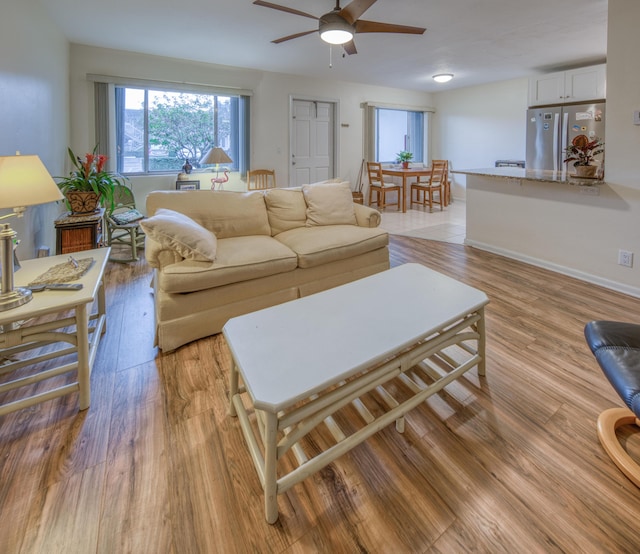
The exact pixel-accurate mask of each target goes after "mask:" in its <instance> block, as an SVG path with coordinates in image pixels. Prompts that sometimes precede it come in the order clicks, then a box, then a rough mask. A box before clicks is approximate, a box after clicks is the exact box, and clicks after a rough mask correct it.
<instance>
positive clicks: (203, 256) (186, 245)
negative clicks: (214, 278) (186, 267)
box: [140, 208, 217, 262]
mask: <svg viewBox="0 0 640 554" xmlns="http://www.w3.org/2000/svg"><path fill="white" fill-rule="evenodd" d="M140 226H141V227H142V228H143V229H144V232H145V233H146V234H147V235H148V236H150V237H151V238H152V239H153V240H155V241H156V242H159V243H160V244H161V245H162V246H163V247H164V248H170V249H173V250H176V251H177V252H178V253H179V254H180V255H181V256H182V257H183V258H186V259H188V260H196V261H202V262H212V261H213V260H215V258H216V247H217V240H216V236H215V235H214V234H213V233H212V232H211V231H208V230H207V229H205V228H204V227H202V226H201V225H198V224H197V223H196V222H195V221H193V219H191V218H190V217H188V216H186V215H184V214H181V213H179V212H174V211H173V210H168V209H166V208H161V209H159V210H158V211H156V213H155V215H154V216H153V217H150V218H148V219H145V220H143V221H140Z"/></svg>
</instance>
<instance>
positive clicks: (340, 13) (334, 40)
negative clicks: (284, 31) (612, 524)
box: [253, 0, 426, 55]
mask: <svg viewBox="0 0 640 554" xmlns="http://www.w3.org/2000/svg"><path fill="white" fill-rule="evenodd" d="M376 1H377V0H352V1H351V2H350V3H349V4H347V5H346V6H345V7H344V8H341V7H340V0H336V7H335V8H333V10H331V11H330V12H329V13H325V14H324V15H322V16H320V17H316V16H315V15H311V14H310V13H306V12H301V11H300V10H295V9H293V8H288V7H286V6H280V5H278V4H272V3H271V2H264V1H263V0H255V1H254V2H253V3H254V4H255V5H256V6H263V7H265V8H272V9H274V10H279V11H281V12H286V13H290V14H293V15H301V16H302V17H309V18H310V19H315V20H317V21H318V29H317V31H318V32H319V33H320V38H322V40H324V41H325V42H328V43H329V44H342V47H343V48H344V51H345V52H346V53H347V54H349V55H351V54H357V53H358V51H357V50H356V45H355V43H354V42H353V35H354V34H356V33H401V34H407V35H421V34H423V33H424V32H425V31H426V29H424V28H423V27H410V26H408V25H395V24H393V23H380V22H377V21H365V20H364V19H359V18H360V16H361V15H362V14H363V13H364V12H366V11H367V10H368V9H369V8H370V7H371V6H372V5H373V4H375V3H376ZM315 32H316V29H313V30H311V31H303V32H302V33H295V34H293V35H288V36H286V37H282V38H278V39H276V40H272V41H271V42H273V43H274V44H280V43H281V42H285V41H287V40H291V39H294V38H299V37H303V36H305V35H310V34H311V33H315Z"/></svg>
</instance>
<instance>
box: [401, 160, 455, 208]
mask: <svg viewBox="0 0 640 554" xmlns="http://www.w3.org/2000/svg"><path fill="white" fill-rule="evenodd" d="M447 165H448V164H447V161H446V160H433V161H432V162H431V174H430V175H429V176H427V177H425V178H426V179H428V180H427V181H422V180H421V178H420V177H418V180H417V181H416V182H415V183H413V184H412V185H411V190H410V196H409V198H410V200H411V206H413V205H414V204H420V205H422V206H429V212H432V211H433V205H434V204H438V205H439V206H440V211H442V210H443V209H444V205H445V197H444V189H445V187H446V180H447ZM414 191H415V193H416V194H415V200H414V194H413V192H414ZM436 193H438V196H437V198H436Z"/></svg>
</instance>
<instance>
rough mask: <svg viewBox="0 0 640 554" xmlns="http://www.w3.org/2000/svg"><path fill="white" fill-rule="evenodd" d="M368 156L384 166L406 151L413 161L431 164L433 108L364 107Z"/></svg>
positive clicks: (393, 161) (367, 105)
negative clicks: (430, 127)
mask: <svg viewBox="0 0 640 554" xmlns="http://www.w3.org/2000/svg"><path fill="white" fill-rule="evenodd" d="M363 107H364V108H365V114H366V115H365V127H366V134H365V136H366V144H365V157H366V158H367V159H368V160H375V161H378V162H382V163H395V162H396V160H397V154H398V152H400V151H402V150H407V151H409V152H411V153H412V154H413V161H414V162H418V163H429V159H430V148H431V145H430V135H429V124H430V121H431V118H430V115H431V112H432V111H433V109H432V108H411V107H395V106H384V105H376V104H368V103H367V104H364V105H363Z"/></svg>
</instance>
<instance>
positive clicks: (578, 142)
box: [564, 135, 604, 167]
mask: <svg viewBox="0 0 640 554" xmlns="http://www.w3.org/2000/svg"><path fill="white" fill-rule="evenodd" d="M603 152H604V142H602V141H601V140H600V139H599V138H598V137H593V139H592V140H589V139H588V138H587V136H586V135H578V136H577V137H575V138H574V139H573V140H572V141H571V144H570V145H569V146H567V147H566V148H565V153H566V156H567V157H566V159H565V160H564V163H569V162H573V166H574V167H576V166H579V165H591V162H592V161H593V159H594V157H595V156H597V155H598V154H602V153H603Z"/></svg>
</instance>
